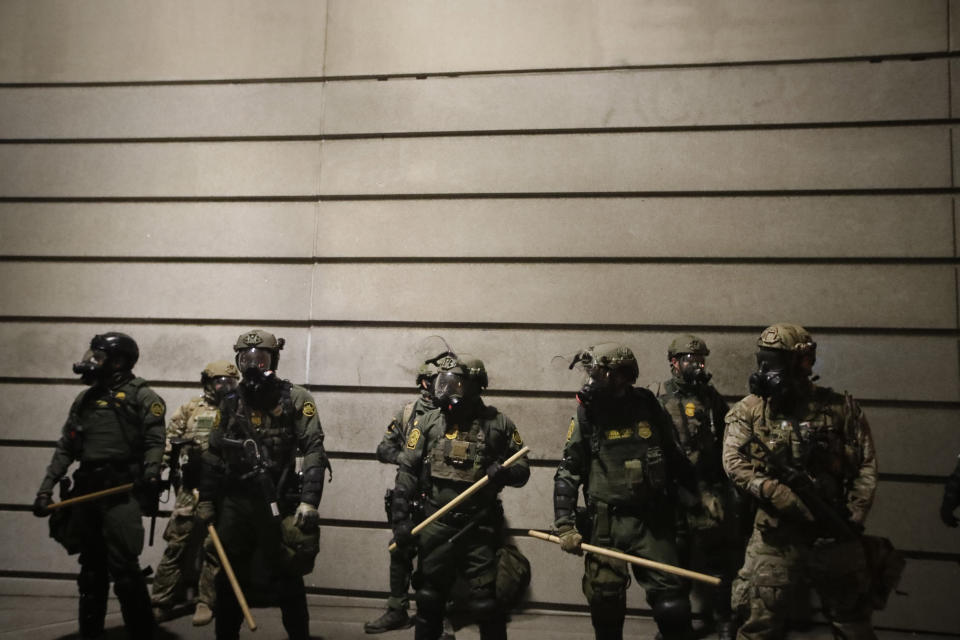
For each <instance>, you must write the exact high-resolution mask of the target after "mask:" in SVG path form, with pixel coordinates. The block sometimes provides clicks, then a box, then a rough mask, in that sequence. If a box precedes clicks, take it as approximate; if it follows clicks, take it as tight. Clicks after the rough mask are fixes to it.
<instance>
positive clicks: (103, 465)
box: [73, 460, 140, 495]
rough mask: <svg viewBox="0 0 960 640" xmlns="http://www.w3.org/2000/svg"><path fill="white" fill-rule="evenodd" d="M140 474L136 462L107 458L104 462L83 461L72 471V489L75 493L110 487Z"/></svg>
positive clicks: (126, 481)
mask: <svg viewBox="0 0 960 640" xmlns="http://www.w3.org/2000/svg"><path fill="white" fill-rule="evenodd" d="M139 475H140V465H139V464H138V463H136V462H130V461H123V460H108V461H105V462H91V461H85V462H81V463H80V467H79V468H78V469H77V470H76V471H74V472H73V487H74V488H73V491H74V494H76V495H82V494H85V493H92V492H94V491H102V490H104V489H110V488H112V487H116V486H118V485H121V484H127V483H130V482H133V481H134V480H136V478H137V477H138V476H139Z"/></svg>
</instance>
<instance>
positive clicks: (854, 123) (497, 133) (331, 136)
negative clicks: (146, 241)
mask: <svg viewBox="0 0 960 640" xmlns="http://www.w3.org/2000/svg"><path fill="white" fill-rule="evenodd" d="M957 123H960V119H956V118H928V119H917V120H844V121H838V122H782V123H780V122H778V123H758V124H709V125H695V124H691V125H665V126H642V127H564V128H551V129H454V130H436V131H377V132H356V133H321V134H303V135H296V134H291V135H258V136H183V137H168V136H157V137H124V138H0V145H13V144H32V145H53V144H75V145H83V144H187V143H211V142H214V143H231V142H316V141H321V140H370V139H395V138H478V137H505V136H561V135H583V134H590V135H610V134H623V133H680V132H706V131H785V130H796V129H870V128H879V127H884V128H893V127H927V126H940V125H954V124H957Z"/></svg>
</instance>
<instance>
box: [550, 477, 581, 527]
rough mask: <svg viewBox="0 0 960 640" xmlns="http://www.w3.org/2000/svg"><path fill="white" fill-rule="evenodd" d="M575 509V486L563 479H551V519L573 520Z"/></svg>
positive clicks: (556, 520)
mask: <svg viewBox="0 0 960 640" xmlns="http://www.w3.org/2000/svg"><path fill="white" fill-rule="evenodd" d="M576 509H577V488H576V487H574V486H573V485H571V484H570V483H569V482H566V481H565V480H559V479H557V480H554V481H553V519H554V521H555V522H560V521H564V520H569V521H571V522H572V521H573V519H574V515H575V512H576Z"/></svg>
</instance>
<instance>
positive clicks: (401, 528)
mask: <svg viewBox="0 0 960 640" xmlns="http://www.w3.org/2000/svg"><path fill="white" fill-rule="evenodd" d="M393 539H394V541H395V542H396V543H397V546H398V547H410V546H413V545H415V544H416V543H417V536H415V535H413V520H402V521H400V522H397V523H395V524H394V525H393Z"/></svg>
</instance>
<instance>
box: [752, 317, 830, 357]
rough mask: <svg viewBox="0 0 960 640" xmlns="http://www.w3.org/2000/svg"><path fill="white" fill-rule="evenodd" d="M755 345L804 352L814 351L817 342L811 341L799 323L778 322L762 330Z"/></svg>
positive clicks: (808, 334)
mask: <svg viewBox="0 0 960 640" xmlns="http://www.w3.org/2000/svg"><path fill="white" fill-rule="evenodd" d="M757 346H758V347H761V348H763V349H776V350H777V351H792V352H799V353H804V352H815V351H816V348H817V343H816V342H814V341H813V338H812V337H811V336H810V332H809V331H807V330H806V329H804V328H803V327H801V326H800V325H798V324H791V323H788V322H778V323H777V324H772V325H770V326H769V327H767V328H766V329H764V330H763V332H762V333H761V334H760V337H759V338H757Z"/></svg>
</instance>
